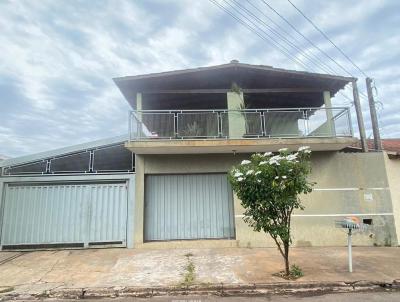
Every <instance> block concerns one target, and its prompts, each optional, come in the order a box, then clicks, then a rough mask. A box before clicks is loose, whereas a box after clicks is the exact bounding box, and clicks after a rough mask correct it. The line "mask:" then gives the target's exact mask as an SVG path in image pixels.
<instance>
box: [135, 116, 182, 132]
mask: <svg viewBox="0 0 400 302" xmlns="http://www.w3.org/2000/svg"><path fill="white" fill-rule="evenodd" d="M137 118H138V128H139V130H138V133H139V135H140V136H141V137H149V138H174V137H175V115H174V113H166V112H156V113H148V112H146V113H138V115H137ZM140 120H141V121H142V123H140Z"/></svg>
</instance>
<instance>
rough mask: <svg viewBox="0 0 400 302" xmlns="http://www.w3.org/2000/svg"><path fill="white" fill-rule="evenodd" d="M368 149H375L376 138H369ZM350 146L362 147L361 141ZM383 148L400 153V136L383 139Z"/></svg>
mask: <svg viewBox="0 0 400 302" xmlns="http://www.w3.org/2000/svg"><path fill="white" fill-rule="evenodd" d="M367 143H368V149H370V150H374V140H373V139H368V140H367ZM350 147H355V148H360V149H361V142H360V141H358V142H357V143H355V144H353V145H351V146H350ZM382 149H383V150H385V151H388V152H393V153H397V154H399V155H400V138H387V139H382Z"/></svg>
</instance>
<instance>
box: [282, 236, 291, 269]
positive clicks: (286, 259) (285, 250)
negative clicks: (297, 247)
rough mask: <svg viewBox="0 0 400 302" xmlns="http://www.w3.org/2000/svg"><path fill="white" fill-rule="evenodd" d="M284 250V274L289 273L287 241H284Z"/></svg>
mask: <svg viewBox="0 0 400 302" xmlns="http://www.w3.org/2000/svg"><path fill="white" fill-rule="evenodd" d="M283 245H284V252H285V257H284V258H285V275H286V276H289V275H290V266H289V242H284V243H283Z"/></svg>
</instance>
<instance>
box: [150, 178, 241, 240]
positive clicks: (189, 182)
mask: <svg viewBox="0 0 400 302" xmlns="http://www.w3.org/2000/svg"><path fill="white" fill-rule="evenodd" d="M232 195H233V193H232V188H231V186H230V184H229V182H228V179H227V175H226V174H186V175H185V174H183V175H147V176H146V179H145V226H144V227H145V228H144V237H145V240H146V241H155V240H180V239H221V238H225V239H234V238H235V223H234V218H233V196H232Z"/></svg>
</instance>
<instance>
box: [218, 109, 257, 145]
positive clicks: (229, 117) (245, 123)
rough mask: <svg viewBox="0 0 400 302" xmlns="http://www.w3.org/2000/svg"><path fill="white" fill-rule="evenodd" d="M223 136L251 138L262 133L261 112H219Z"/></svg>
mask: <svg viewBox="0 0 400 302" xmlns="http://www.w3.org/2000/svg"><path fill="white" fill-rule="evenodd" d="M221 124H222V127H221V129H222V130H221V134H222V136H223V137H231V138H246V137H248V138H251V137H260V136H262V135H263V120H262V115H261V112H249V111H239V110H237V111H234V110H233V111H229V112H222V113H221Z"/></svg>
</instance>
